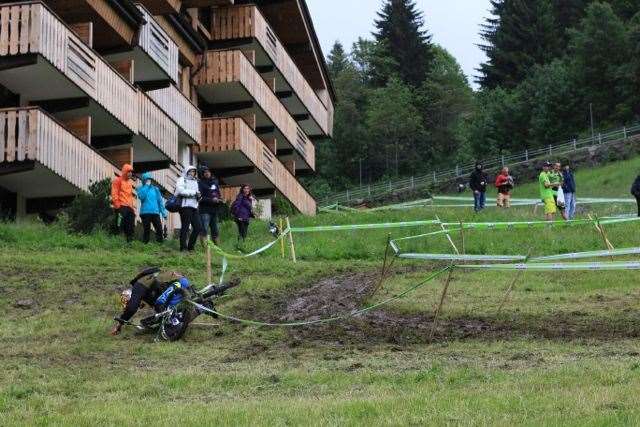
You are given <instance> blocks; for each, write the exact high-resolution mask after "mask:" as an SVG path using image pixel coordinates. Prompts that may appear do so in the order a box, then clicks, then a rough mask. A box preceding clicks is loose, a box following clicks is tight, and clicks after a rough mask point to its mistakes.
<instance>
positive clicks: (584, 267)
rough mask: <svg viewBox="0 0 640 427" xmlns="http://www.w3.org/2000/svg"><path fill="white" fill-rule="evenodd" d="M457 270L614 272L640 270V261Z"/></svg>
mask: <svg viewBox="0 0 640 427" xmlns="http://www.w3.org/2000/svg"><path fill="white" fill-rule="evenodd" d="M455 267H456V268H461V269H467V270H498V271H522V270H526V271H614V270H640V261H629V262H591V263H579V262H574V263H529V264H478V265H472V264H461V265H456V266H455Z"/></svg>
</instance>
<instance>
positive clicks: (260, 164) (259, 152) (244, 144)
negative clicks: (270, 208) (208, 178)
mask: <svg viewBox="0 0 640 427" xmlns="http://www.w3.org/2000/svg"><path fill="white" fill-rule="evenodd" d="M225 151H240V152H241V153H242V154H244V155H245V156H246V157H247V159H249V161H250V162H251V163H252V164H253V165H255V166H256V168H258V170H260V172H262V174H263V175H264V176H265V177H266V178H267V179H268V180H269V181H270V182H271V183H272V184H273V186H274V187H275V188H276V189H277V190H278V191H279V192H280V193H282V195H284V196H285V197H286V198H287V199H289V201H291V203H293V205H294V206H295V207H296V208H297V209H298V210H299V211H300V212H302V213H304V214H307V215H315V213H316V202H315V200H314V199H313V197H311V195H309V193H308V192H307V191H306V190H305V189H304V187H303V186H302V185H300V183H299V182H298V181H297V180H296V178H295V177H294V176H293V175H292V174H291V173H290V172H289V171H288V170H287V168H286V167H285V166H284V165H283V164H282V163H280V161H279V160H278V159H277V158H276V157H275V156H274V155H273V153H272V152H271V151H270V150H269V148H267V146H266V145H265V144H264V143H263V142H262V140H260V138H258V137H257V136H256V134H255V133H254V132H253V130H252V129H251V128H250V127H249V125H247V124H246V123H245V122H244V120H242V119H241V118H228V119H205V120H203V121H202V140H201V143H200V146H199V147H198V148H197V152H199V153H209V152H225Z"/></svg>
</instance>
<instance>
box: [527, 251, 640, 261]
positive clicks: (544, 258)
mask: <svg viewBox="0 0 640 427" xmlns="http://www.w3.org/2000/svg"><path fill="white" fill-rule="evenodd" d="M638 254H640V248H625V249H613V250H604V251H590V252H575V253H570V254H560V255H549V256H541V257H535V258H531V259H530V260H529V261H531V262H545V261H559V260H570V259H584V258H603V257H616V256H624V255H638Z"/></svg>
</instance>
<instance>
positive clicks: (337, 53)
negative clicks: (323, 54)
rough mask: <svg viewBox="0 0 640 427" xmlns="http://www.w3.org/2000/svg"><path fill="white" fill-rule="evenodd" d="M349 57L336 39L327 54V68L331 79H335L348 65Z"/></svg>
mask: <svg viewBox="0 0 640 427" xmlns="http://www.w3.org/2000/svg"><path fill="white" fill-rule="evenodd" d="M349 65H350V64H349V57H348V56H347V53H346V52H345V51H344V47H343V46H342V43H340V42H339V41H336V42H335V43H334V44H333V47H332V49H331V52H329V55H328V56H327V68H328V69H329V74H330V75H331V78H332V79H336V78H337V77H338V76H339V75H340V73H341V72H342V71H344V69H345V68H347V67H348V66H349Z"/></svg>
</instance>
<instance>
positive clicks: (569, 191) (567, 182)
mask: <svg viewBox="0 0 640 427" xmlns="http://www.w3.org/2000/svg"><path fill="white" fill-rule="evenodd" d="M562 191H563V192H564V209H565V218H566V219H568V220H571V219H574V218H575V216H576V180H575V178H574V176H573V171H572V170H571V166H569V165H565V166H564V170H563V171H562Z"/></svg>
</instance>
